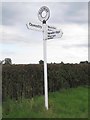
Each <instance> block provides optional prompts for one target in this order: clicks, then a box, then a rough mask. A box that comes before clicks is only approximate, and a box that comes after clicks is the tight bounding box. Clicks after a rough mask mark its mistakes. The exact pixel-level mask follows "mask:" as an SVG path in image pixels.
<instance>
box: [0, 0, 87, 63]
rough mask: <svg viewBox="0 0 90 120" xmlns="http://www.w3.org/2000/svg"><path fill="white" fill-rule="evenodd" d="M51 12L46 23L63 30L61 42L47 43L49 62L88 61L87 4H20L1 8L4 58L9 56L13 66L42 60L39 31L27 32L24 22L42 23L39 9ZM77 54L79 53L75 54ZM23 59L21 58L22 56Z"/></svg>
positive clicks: (57, 40) (5, 5)
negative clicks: (42, 7) (38, 14)
mask: <svg viewBox="0 0 90 120" xmlns="http://www.w3.org/2000/svg"><path fill="white" fill-rule="evenodd" d="M43 5H46V6H48V7H49V9H50V19H49V20H48V21H47V24H49V25H51V26H56V27H57V28H60V29H62V31H63V33H64V34H63V36H62V38H60V39H55V40H48V41H47V47H48V62H60V61H65V62H66V61H67V62H68V61H70V62H75V61H76V62H79V61H80V60H86V59H87V50H88V49H87V47H88V46H87V45H88V29H87V27H88V26H87V17H88V15H87V11H88V7H87V3H60V2H58V3H57V2H55V3H52V2H51V3H50V2H49V3H48V2H47V3H44V2H43V3H41V2H40V3H36V2H35V3H34V2H33V3H26V2H25V3H23V2H19V3H18V2H15V3H12V2H9V3H6V2H5V3H3V5H2V8H3V9H2V19H3V24H2V25H0V33H2V32H3V39H2V42H1V41H0V44H1V45H2V46H3V48H2V51H3V58H4V57H7V56H9V57H11V58H12V59H13V61H14V62H16V63H28V61H30V62H31V61H32V62H38V61H39V60H40V59H43V48H42V47H43V43H42V42H43V34H42V32H37V31H32V30H28V29H27V28H26V23H27V22H32V23H33V24H40V25H42V23H41V22H40V21H39V20H38V17H37V13H38V10H39V8H40V7H41V6H43ZM77 51H78V52H77ZM23 56H24V57H23Z"/></svg>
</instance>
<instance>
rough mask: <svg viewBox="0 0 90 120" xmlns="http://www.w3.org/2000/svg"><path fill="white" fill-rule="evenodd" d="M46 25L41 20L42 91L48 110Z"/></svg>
mask: <svg viewBox="0 0 90 120" xmlns="http://www.w3.org/2000/svg"><path fill="white" fill-rule="evenodd" d="M46 39H47V25H46V21H43V55H44V91H45V107H46V109H47V110H48V80H47V50H46V47H47V45H46V44H47V43H46V42H47V40H46Z"/></svg>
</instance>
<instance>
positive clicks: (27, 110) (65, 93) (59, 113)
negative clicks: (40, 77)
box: [3, 87, 88, 118]
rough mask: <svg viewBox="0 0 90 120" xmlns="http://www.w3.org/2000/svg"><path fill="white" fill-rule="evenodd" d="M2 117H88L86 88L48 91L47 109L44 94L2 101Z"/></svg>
mask: <svg viewBox="0 0 90 120" xmlns="http://www.w3.org/2000/svg"><path fill="white" fill-rule="evenodd" d="M3 118H88V88H87V87H78V88H70V89H66V90H65V89H62V90H60V91H58V92H53V93H49V110H48V111H47V110H45V108H44V96H36V97H34V98H32V99H24V98H23V99H22V100H18V101H15V100H10V99H8V100H7V101H6V102H3Z"/></svg>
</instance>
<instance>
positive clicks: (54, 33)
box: [47, 30, 63, 39]
mask: <svg viewBox="0 0 90 120" xmlns="http://www.w3.org/2000/svg"><path fill="white" fill-rule="evenodd" d="M47 35H48V36H47V39H55V38H61V37H62V35H63V32H62V31H61V30H59V31H52V32H48V34H47Z"/></svg>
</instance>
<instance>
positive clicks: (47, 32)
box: [26, 6, 63, 110]
mask: <svg viewBox="0 0 90 120" xmlns="http://www.w3.org/2000/svg"><path fill="white" fill-rule="evenodd" d="M49 17H50V10H49V8H48V7H46V6H43V7H41V8H40V9H39V11H38V18H39V20H40V21H41V22H42V26H41V25H35V24H33V23H31V22H29V23H28V24H26V26H27V28H28V29H31V30H36V31H42V32H43V55H44V89H45V108H46V109H47V110H48V80H47V51H46V47H47V40H49V39H54V38H61V37H62V34H63V32H62V31H61V30H59V29H57V28H56V27H53V26H47V24H46V21H47V20H48V19H49Z"/></svg>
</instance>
